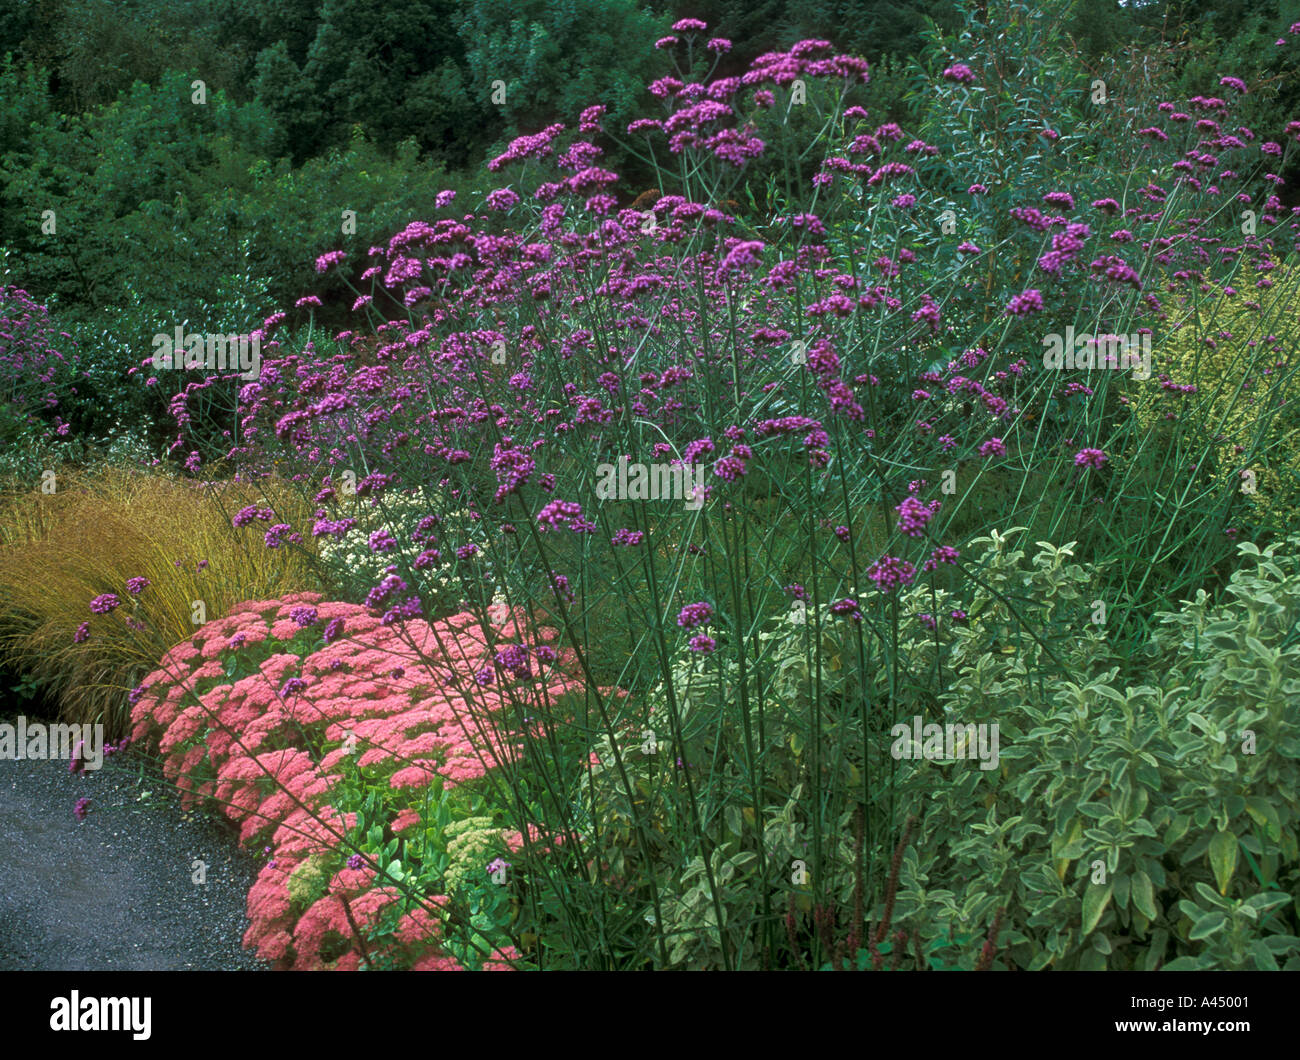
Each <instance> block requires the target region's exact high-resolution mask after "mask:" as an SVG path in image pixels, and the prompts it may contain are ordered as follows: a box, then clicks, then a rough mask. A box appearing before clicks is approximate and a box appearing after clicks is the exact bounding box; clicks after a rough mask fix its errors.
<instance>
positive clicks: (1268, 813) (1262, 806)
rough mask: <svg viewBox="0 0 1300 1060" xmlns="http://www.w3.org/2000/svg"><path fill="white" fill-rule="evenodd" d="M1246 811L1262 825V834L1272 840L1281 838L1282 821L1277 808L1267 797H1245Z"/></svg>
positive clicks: (1275, 840)
mask: <svg viewBox="0 0 1300 1060" xmlns="http://www.w3.org/2000/svg"><path fill="white" fill-rule="evenodd" d="M1246 812H1247V813H1248V814H1250V815H1251V817H1253V818H1254V819H1255V820H1256V821H1257V822H1258V823H1259V824H1261V825H1263V826H1264V834H1265V835H1266V836H1268V838H1269V839H1271V840H1273V842H1275V843H1276V842H1277V841H1278V840H1279V839H1281V838H1282V821H1281V819H1280V818H1279V817H1278V815H1277V809H1276V808H1275V807H1274V806H1273V804H1272V803H1270V802H1269V801H1268V800H1267V799H1262V798H1260V797H1259V796H1258V795H1252V796H1250V797H1249V798H1247V799H1246Z"/></svg>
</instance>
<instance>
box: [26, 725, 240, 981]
mask: <svg viewBox="0 0 1300 1060" xmlns="http://www.w3.org/2000/svg"><path fill="white" fill-rule="evenodd" d="M31 720H33V721H35V720H36V719H34V718H33V719H31ZM0 721H6V722H9V723H11V724H12V723H13V722H14V719H13V718H12V717H2V718H0ZM139 761H140V760H139V759H138V758H137V757H136V756H135V755H134V753H133V752H131V751H127V752H126V753H125V754H120V755H113V756H111V757H106V758H105V759H104V766H103V768H102V769H100V770H99V771H98V772H96V773H85V774H82V775H80V776H73V775H72V774H70V773H69V772H68V763H67V761H49V760H38V761H25V760H19V761H13V760H7V761H6V760H0V970H5V971H8V970H15V969H39V970H45V971H127V970H157V971H173V970H180V969H194V970H209V971H221V970H241V969H243V970H251V969H264V968H265V967H266V965H265V964H264V963H263V962H261V961H259V960H257V958H256V957H254V956H253V954H252V953H251V952H250V951H247V950H245V949H243V947H242V946H241V945H240V940H241V939H242V937H243V934H244V931H245V929H246V928H247V927H248V921H247V919H246V918H245V916H244V909H245V901H246V898H247V894H248V888H249V887H250V886H251V885H252V882H253V880H254V879H255V878H256V876H257V872H258V870H259V868H260V867H261V863H260V861H259V860H258V859H257V858H256V857H253V856H252V855H249V854H247V853H245V852H243V851H241V850H239V849H238V846H237V844H236V840H235V838H234V836H232V835H231V834H230V833H229V832H228V831H224V830H222V829H221V827H220V826H219V825H218V824H217V823H216V822H214V821H212V820H210V819H208V818H206V817H203V816H201V815H197V814H195V815H189V816H187V815H184V814H182V812H181V809H180V799H179V797H178V796H177V795H176V793H175V791H174V790H173V789H172V788H171V787H170V785H168V784H167V783H166V782H165V781H163V780H161V779H160V778H159V779H155V780H152V781H146V783H145V785H144V787H143V788H141V787H139V786H138V785H137V784H136V776H137V773H138V770H139ZM146 790H147V791H152V795H151V796H150V797H149V798H148V799H141V797H140V796H141V794H142V791H146ZM82 797H85V798H88V799H89V800H90V804H89V808H88V812H87V816H86V818H85V820H83V821H78V820H77V819H76V818H75V817H74V816H73V806H74V804H75V803H76V801H77V799H79V798H82ZM196 860H199V861H202V862H204V863H205V864H206V884H197V883H195V882H194V879H193V877H194V874H195V869H194V867H193V863H194V862H195V861H196Z"/></svg>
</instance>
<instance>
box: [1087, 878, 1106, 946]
mask: <svg viewBox="0 0 1300 1060" xmlns="http://www.w3.org/2000/svg"><path fill="white" fill-rule="evenodd" d="M1111 887H1112V885H1111V884H1109V883H1107V884H1105V885H1104V886H1103V885H1099V884H1092V885H1090V886H1089V887H1088V889H1087V890H1086V891H1084V893H1083V933H1084V934H1085V935H1087V934H1089V933H1091V931H1092V929H1093V928H1095V927H1096V926H1097V921H1098V920H1100V919H1101V914H1102V913H1104V912H1105V911H1106V906H1107V905H1108V904H1109V903H1110V893H1111Z"/></svg>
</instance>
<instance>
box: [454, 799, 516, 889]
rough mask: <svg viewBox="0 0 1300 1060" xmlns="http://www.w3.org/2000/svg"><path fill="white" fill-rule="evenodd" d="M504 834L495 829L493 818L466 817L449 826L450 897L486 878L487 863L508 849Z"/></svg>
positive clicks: (502, 830)
mask: <svg viewBox="0 0 1300 1060" xmlns="http://www.w3.org/2000/svg"><path fill="white" fill-rule="evenodd" d="M505 832H506V830H505V829H503V828H494V827H493V825H492V818H491V817H466V818H465V819H464V820H461V821H455V822H453V823H452V824H449V825H448V826H447V828H446V829H445V831H444V832H443V837H444V838H445V839H446V840H447V858H448V860H449V862H450V863H449V864H448V866H447V873H446V877H445V879H446V887H447V893H448V894H452V893H454V892H456V891H459V890H460V889H461V888H462V887H464V886H467V885H469V884H471V883H473V882H474V881H475V880H478V881H480V882H481V881H482V880H483V879H484V878H485V877H486V875H487V873H486V866H487V864H488V863H489V862H490V861H491V860H492V859H493V858H494V857H496V856H497V855H498V854H499V853H500V852H501V851H502V850H504V849H505V839H504V836H505Z"/></svg>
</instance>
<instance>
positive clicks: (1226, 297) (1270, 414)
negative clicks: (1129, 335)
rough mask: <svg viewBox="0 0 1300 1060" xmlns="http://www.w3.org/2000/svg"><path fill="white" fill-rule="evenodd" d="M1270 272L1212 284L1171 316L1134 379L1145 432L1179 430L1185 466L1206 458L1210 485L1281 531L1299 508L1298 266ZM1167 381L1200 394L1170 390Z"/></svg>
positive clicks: (1162, 436)
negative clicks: (1148, 373) (1147, 368)
mask: <svg viewBox="0 0 1300 1060" xmlns="http://www.w3.org/2000/svg"><path fill="white" fill-rule="evenodd" d="M1266 275H1267V277H1268V278H1269V279H1271V280H1272V281H1273V285H1272V286H1271V287H1268V288H1265V289H1260V288H1257V287H1256V286H1255V284H1256V281H1257V280H1258V279H1259V278H1260V277H1259V276H1257V275H1256V274H1254V273H1249V274H1246V273H1243V274H1242V275H1241V276H1239V277H1238V278H1237V279H1236V280H1235V281H1234V282H1233V283H1232V284H1230V285H1228V288H1229V290H1231V291H1232V293H1225V290H1224V287H1223V286H1220V287H1211V288H1210V289H1208V290H1207V291H1205V292H1203V293H1202V294H1201V296H1200V297H1199V299H1198V300H1197V301H1196V302H1195V303H1189V304H1187V305H1186V306H1183V307H1181V308H1180V309H1178V310H1177V311H1176V313H1174V314H1172V315H1171V320H1170V326H1171V327H1172V328H1173V329H1174V330H1172V331H1171V332H1170V333H1169V334H1168V335H1167V337H1164V338H1162V339H1161V340H1160V341H1159V342H1158V345H1157V346H1156V348H1155V350H1154V351H1153V352H1154V366H1153V369H1152V377H1151V379H1150V380H1148V381H1146V382H1143V383H1141V384H1139V385H1138V389H1137V398H1136V400H1135V402H1134V407H1135V412H1136V415H1137V420H1138V423H1139V425H1140V426H1141V428H1142V429H1143V431H1144V432H1146V431H1149V430H1150V431H1153V432H1154V433H1153V434H1152V435H1151V436H1150V437H1152V438H1154V439H1156V440H1158V441H1159V442H1160V443H1168V442H1169V440H1170V439H1172V438H1173V437H1174V435H1175V434H1179V435H1181V449H1182V452H1183V453H1184V454H1185V456H1186V459H1187V461H1188V462H1189V463H1195V462H1201V461H1206V462H1207V463H1206V465H1205V467H1204V468H1203V470H1208V471H1209V472H1210V475H1211V480H1212V481H1213V483H1214V484H1215V486H1217V487H1222V488H1228V489H1232V490H1240V492H1241V495H1242V499H1243V500H1244V502H1245V504H1246V505H1247V507H1248V510H1249V512H1250V517H1251V518H1253V519H1254V520H1256V521H1257V522H1258V523H1259V524H1260V525H1261V526H1263V527H1265V528H1269V529H1274V530H1283V529H1286V528H1287V527H1294V526H1295V525H1296V522H1297V515H1298V509H1300V405H1297V392H1298V391H1300V386H1298V384H1297V379H1296V375H1295V373H1296V372H1297V370H1298V369H1300V301H1298V299H1297V287H1298V285H1300V268H1296V267H1283V268H1276V269H1274V270H1273V271H1271V272H1268V273H1266ZM1164 380H1170V381H1172V382H1173V383H1175V384H1182V385H1187V384H1191V385H1193V386H1195V387H1196V392H1195V393H1179V392H1178V391H1175V390H1170V389H1167V388H1166V387H1165V386H1164V385H1163V382H1162V381H1164ZM1170 414H1173V416H1176V417H1177V418H1176V419H1171V418H1170ZM1247 473H1248V474H1247Z"/></svg>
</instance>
